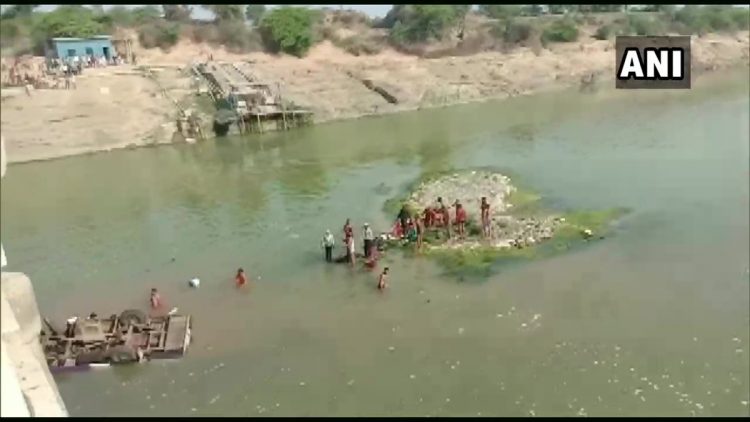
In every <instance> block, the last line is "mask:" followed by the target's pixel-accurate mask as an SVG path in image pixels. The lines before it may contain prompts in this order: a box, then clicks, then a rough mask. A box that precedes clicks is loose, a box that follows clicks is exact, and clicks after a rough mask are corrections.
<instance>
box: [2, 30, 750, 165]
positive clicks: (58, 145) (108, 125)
mask: <svg viewBox="0 0 750 422" xmlns="http://www.w3.org/2000/svg"><path fill="white" fill-rule="evenodd" d="M746 35H747V33H746V34H745V35H742V36H741V37H743V38H740V37H738V36H737V35H734V36H732V37H729V38H727V39H730V40H734V42H735V43H738V44H739V45H740V46H742V44H746V41H747V39H745V38H744V37H745V36H746ZM717 39H718V40H720V41H721V42H724V43H726V42H727V41H726V39H719V38H713V39H711V38H709V39H707V40H701V41H697V40H696V41H694V44H695V45H694V49H695V50H698V53H705V51H706V49H712V48H714V47H715V46H716V45H721V48H722V49H726V46H725V45H724V44H720V41H717ZM594 44H595V45H594ZM603 46H604V44H603V43H602V42H598V41H593V42H588V44H586V43H585V42H582V43H580V50H581V51H580V53H579V52H577V51H575V52H573V53H571V51H572V50H571V48H573V49H574V50H578V49H575V47H574V46H562V47H560V48H559V49H557V48H555V49H553V50H550V51H547V52H545V53H544V55H543V56H541V57H533V56H529V52H528V51H520V52H516V53H510V54H499V53H491V54H484V55H482V54H479V55H475V56H463V57H448V58H441V59H417V58H409V57H407V58H404V57H397V58H393V57H391V56H385V57H386V58H381V59H380V60H381V62H379V63H376V65H374V66H373V67H371V68H370V69H366V70H365V75H368V76H369V75H370V74H375V77H374V79H376V80H380V81H381V82H383V83H386V84H389V82H388V81H387V80H384V79H383V78H382V77H381V78H378V77H377V72H386V73H387V72H392V73H393V76H391V77H390V78H391V79H392V80H394V81H397V82H391V83H390V84H391V85H396V86H395V87H394V89H396V90H397V91H401V92H400V93H399V95H402V96H403V98H404V101H402V102H400V103H399V104H397V105H395V106H393V107H379V106H378V105H377V104H376V105H374V106H373V105H372V104H373V103H374V101H373V98H372V93H370V92H369V91H366V92H365V91H362V90H363V89H364V88H363V87H362V86H361V85H360V84H359V83H358V81H353V80H350V81H349V84H348V85H347V86H343V87H342V88H339V90H338V91H336V89H335V87H333V88H331V89H328V90H326V89H325V87H323V88H316V89H319V90H320V91H319V92H320V94H319V95H318V96H317V97H316V96H315V95H312V98H314V99H310V98H311V95H310V94H311V93H312V94H315V93H316V92H315V91H310V90H311V87H315V86H316V82H317V81H318V80H317V79H315V77H316V75H315V74H316V73H317V74H325V72H326V71H327V69H326V67H328V68H331V67H333V68H337V69H343V68H344V67H343V66H345V65H346V66H356V65H361V62H360V61H358V60H360V58H351V57H342V56H339V55H335V54H337V52H335V51H334V52H332V50H331V47H330V46H323V47H321V49H320V50H319V51H318V52H316V53H314V54H312V55H311V56H312V57H310V58H309V59H300V60H297V61H291V59H289V58H285V57H270V56H262V57H260V58H257V57H256V58H255V60H252V57H251V60H250V61H248V63H250V62H253V63H255V65H254V68H255V69H257V70H258V72H259V74H260V75H261V77H262V76H263V75H264V74H266V75H272V74H274V71H278V70H282V69H283V71H284V72H286V73H287V75H281V76H279V77H278V78H277V79H276V80H273V79H272V78H271V77H269V81H272V82H277V81H278V80H281V81H282V82H281V83H283V84H285V90H287V92H290V93H291V95H290V97H291V98H292V99H296V98H298V97H301V98H302V100H303V101H302V102H305V101H304V100H305V99H307V102H311V103H312V102H315V103H314V104H313V106H317V107H318V108H319V109H320V110H322V111H323V112H320V113H316V116H320V117H318V119H316V120H315V122H314V125H323V124H328V123H336V122H342V121H346V120H356V119H365V118H373V117H380V116H389V115H392V114H396V113H406V112H415V111H420V110H432V109H441V108H446V107H454V106H462V105H470V104H481V103H489V102H495V101H503V100H507V99H511V98H517V97H529V96H534V95H543V94H553V93H558V92H563V91H566V90H572V89H576V88H580V87H581V79H580V75H584V74H589V73H595V74H598V75H599V78H598V80H597V81H596V91H602V92H609V93H612V92H616V90H615V89H614V78H613V77H604V76H602V74H604V75H606V74H607V73H606V72H607V69H606V68H607V67H610V65H611V64H608V63H605V61H604V60H602V57H598V60H592V61H591V62H587V61H582V62H581V61H579V60H580V59H581V57H579V56H582V57H584V58H585V57H586V56H587V55H589V54H595V53H596V54H599V56H603V55H604V54H606V56H607V57H609V55H610V54H612V52H611V51H609V52H608V53H606V52H607V51H608V49H607V47H605V46H604V47H605V48H604V49H603V50H601V49H599V48H598V47H603ZM706 46H708V47H706ZM584 47H586V48H584ZM595 47H597V48H596V51H593V49H594V48H595ZM717 48H718V47H717ZM584 50H586V51H584ZM566 51H567V53H566ZM737 51H738V50H734V52H735V54H734V55H731V54H730V55H727V56H725V55H723V54H719V52H718V51H715V52H712V53H711V54H708V55H706V54H700V56H702V57H700V58H698V57H696V58H694V61H693V88H695V87H696V85H697V84H696V79H698V78H702V77H703V76H707V75H714V74H724V73H731V72H733V71H740V70H742V69H747V68H748V64H750V63H749V62H748V56H747V54H746V53H737ZM722 52H723V51H722ZM566 54H572V55H571V56H570V57H569V58H570V61H571V62H576V61H578V63H572V64H569V66H573V67H574V70H571V68H561V67H560V66H561V65H560V64H559V62H558V63H557V64H555V63H554V61H555V60H558V61H559V60H561V59H565V58H567V57H568V56H566ZM332 55H333V56H332ZM695 55H696V56H698V55H699V54H695ZM500 59H503V60H505V64H504V66H502V67H504V70H502V71H503V72H505V73H506V75H508V76H497V75H495V74H493V72H495V70H491V68H492V64H494V63H496V62H497V61H498V60H500ZM462 61H463V62H464V63H462ZM344 62H345V63H346V64H345V65H344V64H342V63H344ZM477 62H479V64H480V66H479V67H478V68H477V67H476V66H475V67H474V68H470V66H472V65H475V64H476V63H477ZM457 63H458V64H459V65H462V64H464V65H466V66H467V69H468V70H465V69H463V68H462V70H461V71H460V72H459V73H461V72H465V73H466V74H470V75H472V76H471V79H470V80H469V81H468V82H467V83H466V86H468V88H467V90H468V91H469V92H468V93H466V95H463V98H462V95H461V90H462V86H461V85H458V86H457V87H456V88H455V92H456V94H455V95H453V94H450V93H445V92H447V91H444V92H443V93H440V92H438V91H435V90H436V89H445V86H450V85H451V84H453V83H452V82H450V80H452V79H454V77H455V76H456V75H455V74H450V75H447V76H446V75H445V74H443V73H441V72H447V71H448V70H455V67H456V66H455V65H456V64H457ZM576 64H578V65H582V66H583V68H575V65H576ZM144 65H145V66H147V67H149V68H151V67H159V63H158V62H157V61H155V62H153V63H148V64H145V63H144ZM162 65H163V63H162ZM526 65H529V66H535V69H532V70H534V71H535V72H536V75H533V76H531V77H530V76H528V75H525V76H524V75H517V71H518V68H521V69H523V68H524V66H526ZM161 67H163V66H161ZM579 67H580V66H579ZM603 67H604V70H603V69H602V68H603ZM451 68H454V69H451ZM415 69H416V70H415ZM477 69H480V70H483V71H485V72H487V71H488V69H490V70H489V72H490V77H489V79H487V78H488V76H486V75H479V74H475V73H476V72H477V71H478V70H477ZM123 70H124V69H122V68H119V69H118V68H110V69H108V70H105V71H96V72H91V76H88V75H86V76H84V77H81V78H80V81H79V89H78V90H75V91H61V90H42V91H36V92H35V93H34V96H37V95H38V96H39V98H42V101H47V104H46V108H45V104H42V105H41V106H39V105H35V104H33V103H34V98H33V97H32V98H30V99H28V98H26V97H25V96H23V95H22V96H21V97H17V98H10V99H8V100H4V101H3V108H4V109H5V110H3V111H4V113H3V114H4V115H5V116H4V117H6V118H7V120H6V119H3V120H4V121H3V135H4V136H5V138H7V139H6V141H7V142H6V144H9V147H10V148H8V149H9V150H10V151H9V154H8V156H7V161H8V163H9V164H10V165H18V164H26V163H34V162H40V161H50V160H56V159H62V158H68V157H74V156H81V155H92V154H96V153H104V152H112V151H116V150H123V149H135V148H142V147H158V146H161V145H174V144H182V143H185V142H182V141H180V140H177V139H175V137H174V136H173V135H172V133H173V132H174V128H173V127H174V125H175V123H174V118H173V117H171V115H172V114H174V112H175V111H176V108H175V107H174V104H172V103H171V100H169V99H167V98H166V97H164V95H163V94H161V93H160V92H159V91H160V88H161V86H162V85H165V86H167V88H166V90H165V92H168V93H169V95H171V96H176V97H179V98H182V99H183V101H184V100H192V101H195V99H196V97H195V96H194V95H193V90H191V89H190V88H189V78H186V77H184V76H183V75H180V74H179V73H178V71H177V68H171V69H166V68H164V69H163V70H164V71H161V72H158V73H159V74H164V75H165V76H163V77H164V78H167V79H166V80H164V79H162V80H160V81H153V80H149V78H147V77H145V76H144V75H137V74H132V72H124V71H123ZM305 72H306V73H305ZM399 72H402V73H405V74H406V73H410V72H411V73H414V72H416V73H418V74H424V75H426V76H425V77H427V76H429V77H431V78H432V80H431V81H430V84H423V85H419V81H418V80H417V82H416V84H417V85H415V84H414V82H412V81H409V80H404V81H402V80H399V76H400V74H399ZM425 72H426V73H425ZM472 72H474V73H472ZM339 73H344V72H343V71H341V72H339ZM288 74H291V75H298V76H300V77H299V78H298V79H294V80H293V81H292V82H289V80H288V76H289V75H288ZM299 74H302V75H299ZM311 74H312V76H310V75H311ZM540 74H541V75H542V76H543V77H540V76H539V75H540ZM339 76H340V75H339ZM460 76H461V78H458V79H465V78H463V76H464V74H461V75H460ZM437 77H439V78H438V79H435V78H437ZM118 78H119V79H118ZM136 78H137V79H136ZM306 78H307V79H306ZM440 78H442V79H440ZM497 80H499V81H500V82H499V83H498V82H497ZM446 81H447V82H446ZM493 81H494V82H493ZM333 82H338V81H333ZM410 82H412V83H410ZM118 83H119V85H118ZM446 83H447V85H446ZM698 83H700V82H698ZM85 84H89V85H90V86H86V85H85ZM398 84H400V86H398ZM82 85H83V87H84V88H85V89H87V90H88V92H82V93H79V91H83V90H81V89H80V87H81V86H82ZM103 85H106V86H107V88H104V87H103ZM104 89H106V93H105V92H104V91H103V90H104ZM110 89H112V91H113V93H112V95H110V94H109V90H110ZM408 89H412V91H410V92H408V91H406V90H408ZM419 89H422V90H423V91H422V94H421V96H420V95H417V94H416V93H417V92H418V91H419ZM450 89H453V88H450ZM472 89H474V90H473V91H472ZM295 90H296V92H295ZM100 91H101V92H100ZM433 91H434V92H433ZM436 92H437V94H435V93H436ZM73 93H75V95H72V94H73ZM427 93H430V94H435V95H437V97H440V98H439V101H426V100H424V98H423V97H424V96H425V95H426V94H427ZM105 94H106V95H105ZM144 94H148V95H144ZM295 94H297V96H295ZM128 95H129V97H128ZM441 95H442V97H441ZM588 95H591V94H588ZM594 95H595V93H594ZM76 97H81V98H76ZM305 97H307V98H305ZM323 97H325V98H323ZM381 100H382V99H381ZM23 101H26V102H28V103H29V105H30V106H28V107H24V105H23V103H22V102H23ZM65 101H68V102H67V103H65V104H69V109H68V110H55V109H54V108H55V107H56V106H57V105H59V104H60V103H61V102H63V103H64V102H65ZM74 101H78V104H75V103H74ZM337 101H339V102H337ZM368 101H369V103H368ZM14 102H18V103H21V104H20V105H19V104H13V103H14ZM40 102H41V101H40ZM96 102H98V104H96ZM347 102H348V104H347ZM360 102H361V104H359V103H360ZM113 103H114V104H113ZM331 104H334V105H335V107H333V106H331ZM351 104H357V105H358V107H347V106H349V105H351ZM118 105H119V107H117V106H118ZM39 107H41V108H42V109H41V110H34V108H39ZM105 107H113V108H111V109H105ZM313 108H315V107H313ZM50 109H51V110H53V111H49V110H50ZM86 110H90V112H91V115H90V116H87V115H85V114H80V112H81V111H86ZM364 110H372V111H364ZM66 111H67V112H69V113H72V112H76V113H78V114H75V115H70V116H69V117H65V116H62V117H61V116H60V114H63V113H64V112H66ZM199 112H200V111H199ZM43 113H47V115H46V116H42V115H41V114H43ZM43 117H47V118H48V119H47V120H48V121H49V122H50V123H52V125H55V124H58V123H60V122H62V123H61V124H60V125H59V126H58V127H59V129H57V130H45V129H41V130H40V129H39V128H38V126H37V125H33V126H29V125H27V124H26V123H27V122H28V121H29V120H30V119H38V120H44V119H43ZM203 117H210V116H209V115H205V112H204V116H203ZM81 118H88V119H89V121H87V122H79V121H76V122H73V124H72V125H71V124H70V122H69V121H70V120H74V119H78V120H80V119H81ZM95 118H96V119H97V120H95ZM19 122H21V123H19ZM205 123H206V122H205V121H204V124H205ZM24 124H26V125H25V127H24ZM40 124H41V125H44V123H40ZM65 125H67V126H65ZM81 126H84V130H81V129H80V128H81ZM86 126H88V127H95V128H97V129H98V130H90V131H87V130H86ZM121 129H124V130H121ZM128 130H129V131H128ZM40 132H43V133H45V134H46V133H49V132H52V133H54V132H57V133H56V135H59V136H58V137H57V138H56V139H55V143H54V144H53V143H52V142H50V141H48V140H47V139H45V138H40V137H39V136H40V135H39V133H40ZM71 132H72V133H71ZM91 132H95V133H91ZM52 136H55V134H53V135H52ZM28 138H32V139H28ZM16 139H22V140H23V141H20V142H17V141H16ZM211 139H216V138H215V136H209V137H208V138H207V139H206V140H211Z"/></svg>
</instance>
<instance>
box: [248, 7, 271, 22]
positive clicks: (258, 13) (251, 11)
mask: <svg viewBox="0 0 750 422" xmlns="http://www.w3.org/2000/svg"><path fill="white" fill-rule="evenodd" d="M264 13H266V6H264V5H262V4H248V5H247V7H246V8H245V18H247V20H249V21H251V22H252V23H253V24H255V25H257V24H259V23H260V20H261V19H263V14H264Z"/></svg>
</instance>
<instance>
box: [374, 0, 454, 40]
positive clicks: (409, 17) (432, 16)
mask: <svg viewBox="0 0 750 422" xmlns="http://www.w3.org/2000/svg"><path fill="white" fill-rule="evenodd" d="M394 9H395V7H394ZM467 12H468V8H467V7H465V6H464V5H461V6H451V5H427V4H419V5H410V6H409V7H408V8H407V7H404V8H401V9H400V12H399V16H396V17H395V24H394V25H393V27H392V28H391V37H392V39H393V40H394V41H396V42H397V43H403V42H424V41H427V40H429V39H431V38H435V39H440V38H442V37H443V35H444V34H445V32H446V30H448V29H449V28H451V27H455V26H456V25H457V24H459V23H460V22H461V21H463V18H464V17H465V16H466V13H467ZM386 17H387V16H386Z"/></svg>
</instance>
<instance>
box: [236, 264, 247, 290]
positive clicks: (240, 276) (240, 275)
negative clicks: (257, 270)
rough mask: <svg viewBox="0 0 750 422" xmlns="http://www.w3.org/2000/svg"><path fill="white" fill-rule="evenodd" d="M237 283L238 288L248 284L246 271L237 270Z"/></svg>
mask: <svg viewBox="0 0 750 422" xmlns="http://www.w3.org/2000/svg"><path fill="white" fill-rule="evenodd" d="M234 281H235V283H237V287H242V286H244V285H245V283H247V278H246V277H245V270H243V269H242V268H240V269H239V270H237V275H236V276H235V277H234Z"/></svg>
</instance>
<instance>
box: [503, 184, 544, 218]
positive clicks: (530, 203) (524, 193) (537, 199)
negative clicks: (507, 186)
mask: <svg viewBox="0 0 750 422" xmlns="http://www.w3.org/2000/svg"><path fill="white" fill-rule="evenodd" d="M541 200H542V196H541V195H539V194H537V193H535V192H532V191H530V190H527V189H523V188H519V187H516V190H514V191H513V192H511V193H510V195H508V203H509V204H510V205H512V206H513V207H512V209H511V212H512V213H513V214H523V213H527V212H533V211H537V210H539V208H540V207H541Z"/></svg>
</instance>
